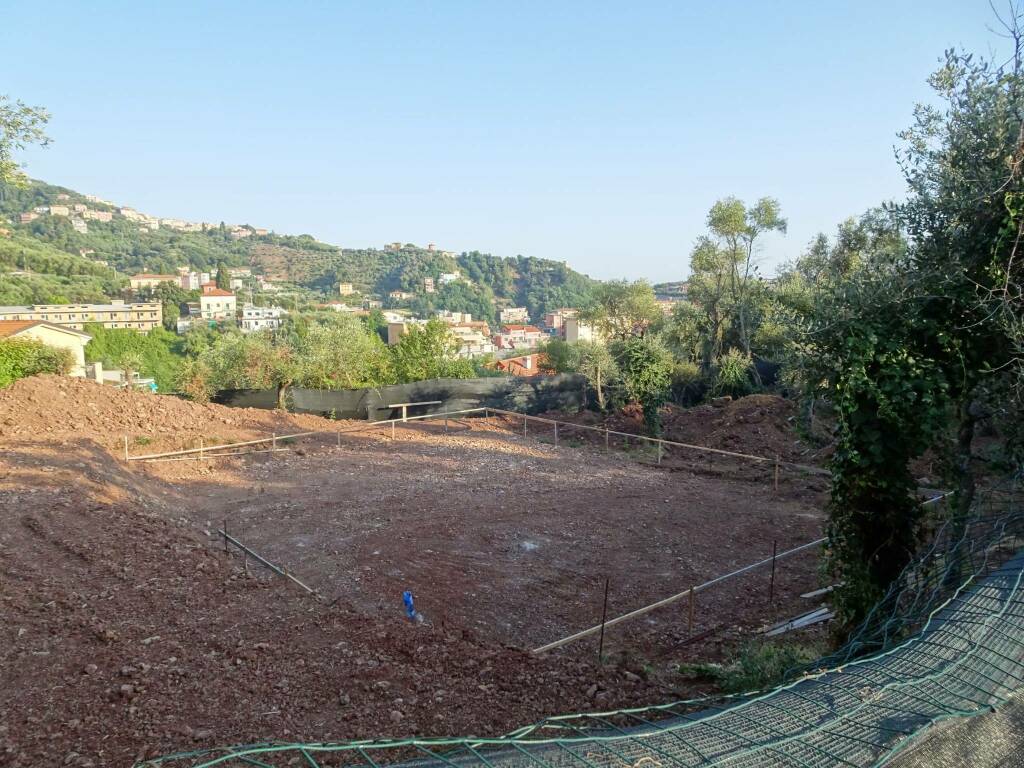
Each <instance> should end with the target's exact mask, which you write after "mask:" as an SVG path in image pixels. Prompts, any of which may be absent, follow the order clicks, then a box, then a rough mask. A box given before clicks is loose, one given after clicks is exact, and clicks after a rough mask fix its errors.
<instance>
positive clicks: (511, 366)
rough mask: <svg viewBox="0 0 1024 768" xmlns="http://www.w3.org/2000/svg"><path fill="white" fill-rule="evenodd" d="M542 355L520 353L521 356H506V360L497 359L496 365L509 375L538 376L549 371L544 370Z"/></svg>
mask: <svg viewBox="0 0 1024 768" xmlns="http://www.w3.org/2000/svg"><path fill="white" fill-rule="evenodd" d="M541 357H542V356H541V355H540V354H538V353H536V352H535V353H533V354H532V355H520V356H519V357H506V358H505V359H504V360H497V361H495V363H494V366H495V367H496V368H497V369H498V370H499V371H504V372H505V373H507V374H508V375H509V376H538V375H540V374H542V373H547V372H548V371H545V370H542V368H541V366H542V360H541Z"/></svg>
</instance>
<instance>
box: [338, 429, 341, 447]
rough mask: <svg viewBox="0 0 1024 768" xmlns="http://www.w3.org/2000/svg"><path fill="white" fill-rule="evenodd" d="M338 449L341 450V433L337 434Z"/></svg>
mask: <svg viewBox="0 0 1024 768" xmlns="http://www.w3.org/2000/svg"><path fill="white" fill-rule="evenodd" d="M338 447H339V448H341V431H340V430H339V432H338Z"/></svg>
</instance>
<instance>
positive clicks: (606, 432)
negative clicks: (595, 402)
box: [604, 427, 608, 451]
mask: <svg viewBox="0 0 1024 768" xmlns="http://www.w3.org/2000/svg"><path fill="white" fill-rule="evenodd" d="M604 449H605V450H606V451H607V450H608V429H607V427H606V428H605V430H604Z"/></svg>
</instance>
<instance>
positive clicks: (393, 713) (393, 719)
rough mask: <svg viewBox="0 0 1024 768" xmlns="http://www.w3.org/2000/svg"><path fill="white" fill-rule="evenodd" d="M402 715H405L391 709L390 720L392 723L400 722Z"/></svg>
mask: <svg viewBox="0 0 1024 768" xmlns="http://www.w3.org/2000/svg"><path fill="white" fill-rule="evenodd" d="M404 717H405V715H403V714H402V713H401V712H399V711H398V710H397V709H392V710H391V722H392V723H396V724H397V723H400V722H402V718H404Z"/></svg>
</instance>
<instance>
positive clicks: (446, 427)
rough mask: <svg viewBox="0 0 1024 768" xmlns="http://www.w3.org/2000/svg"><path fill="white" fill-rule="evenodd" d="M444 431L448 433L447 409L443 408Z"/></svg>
mask: <svg viewBox="0 0 1024 768" xmlns="http://www.w3.org/2000/svg"><path fill="white" fill-rule="evenodd" d="M444 433H445V434H446V435H447V434H448V409H447V408H445V409H444Z"/></svg>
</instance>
